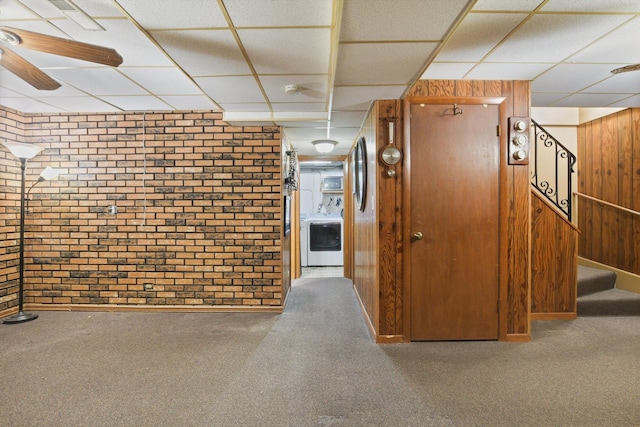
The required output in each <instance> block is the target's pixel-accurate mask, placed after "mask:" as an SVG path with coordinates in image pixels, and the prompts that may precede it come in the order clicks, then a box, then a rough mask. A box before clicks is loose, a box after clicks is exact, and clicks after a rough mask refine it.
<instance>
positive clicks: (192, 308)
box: [24, 303, 283, 313]
mask: <svg viewBox="0 0 640 427" xmlns="http://www.w3.org/2000/svg"><path fill="white" fill-rule="evenodd" d="M24 306H25V310H31V311H107V312H110V311H113V312H116V311H118V312H145V313H148V312H167V313H222V312H224V313H282V312H283V308H282V307H280V306H277V307H269V306H260V305H250V306H243V305H230V306H220V305H212V306H201V305H115V304H33V303H32V304H25V305H24Z"/></svg>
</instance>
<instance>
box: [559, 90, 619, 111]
mask: <svg viewBox="0 0 640 427" xmlns="http://www.w3.org/2000/svg"><path fill="white" fill-rule="evenodd" d="M623 98H626V96H624V95H620V94H601V93H592V94H587V93H578V94H575V95H571V96H569V97H567V98H564V99H562V100H560V101H558V102H556V103H554V104H553V106H554V107H582V108H585V107H601V106H603V105H605V106H611V105H613V104H615V103H616V102H618V101H620V100H621V99H623Z"/></svg>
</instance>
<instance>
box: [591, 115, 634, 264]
mask: <svg viewBox="0 0 640 427" xmlns="http://www.w3.org/2000/svg"><path fill="white" fill-rule="evenodd" d="M638 141H640V109H637V108H633V109H628V110H624V111H620V112H617V113H615V114H612V115H609V116H606V117H604V118H601V119H597V120H593V121H591V122H588V123H585V124H582V125H580V126H579V127H578V147H579V149H580V151H581V152H582V153H580V152H579V156H580V159H583V160H582V161H583V164H581V165H579V178H580V180H579V185H580V187H579V188H580V190H581V192H582V193H584V194H586V195H588V196H592V197H596V198H598V199H602V200H604V201H607V202H610V203H614V204H617V205H620V206H622V207H626V208H630V209H633V210H640V209H639V208H640V143H639V142H638ZM579 204H580V210H579V212H580V217H579V225H580V229H581V234H580V237H579V253H580V255H581V256H583V257H585V258H587V259H590V260H593V261H596V262H600V263H603V264H606V265H610V266H613V267H617V268H620V269H622V270H626V271H630V272H632V273H636V274H640V261H639V258H640V249H639V246H640V218H639V217H638V216H632V215H631V214H629V213H626V212H623V211H620V210H618V209H615V208H613V207H610V206H608V205H603V204H602V203H598V202H595V201H591V200H585V199H580V202H579Z"/></svg>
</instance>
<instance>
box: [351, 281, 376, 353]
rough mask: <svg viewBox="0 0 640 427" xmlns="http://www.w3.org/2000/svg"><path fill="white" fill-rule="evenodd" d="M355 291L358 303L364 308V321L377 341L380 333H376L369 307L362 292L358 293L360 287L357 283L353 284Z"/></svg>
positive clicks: (361, 308)
mask: <svg viewBox="0 0 640 427" xmlns="http://www.w3.org/2000/svg"><path fill="white" fill-rule="evenodd" d="M353 292H354V293H355V294H356V299H357V300H358V304H359V305H360V310H362V314H363V316H364V321H365V323H366V324H367V328H368V329H369V333H370V334H371V336H372V337H373V339H374V341H376V342H377V339H378V334H377V333H376V328H374V327H373V323H372V322H371V318H370V317H369V314H368V313H367V309H366V307H365V305H364V303H363V302H362V298H360V294H359V293H358V288H357V287H356V286H355V285H353Z"/></svg>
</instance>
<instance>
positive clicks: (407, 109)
mask: <svg viewBox="0 0 640 427" xmlns="http://www.w3.org/2000/svg"><path fill="white" fill-rule="evenodd" d="M506 101H507V98H506V97H452V96H446V97H441V96H433V97H432V96H428V97H427V96H420V97H407V98H406V99H405V100H404V106H403V107H404V114H403V115H404V118H405V120H404V134H405V147H404V155H405V159H406V160H405V161H404V167H405V171H404V174H403V175H404V176H403V187H404V191H403V193H404V194H403V196H402V198H403V203H402V205H403V209H402V210H403V212H402V222H403V224H405V226H404V230H403V238H402V240H403V253H404V257H405V261H404V266H403V283H404V286H403V304H402V305H403V307H404V309H403V321H402V324H403V328H402V329H403V333H402V335H403V341H406V342H409V341H411V263H412V259H411V246H412V244H411V232H412V230H411V106H412V105H416V104H417V105H419V104H429V105H451V106H453V105H454V104H455V105H459V106H464V105H483V104H487V105H497V106H498V111H499V118H498V124H499V127H498V129H496V132H497V135H498V136H499V138H498V140H499V141H500V151H499V172H498V176H499V183H498V202H499V207H498V214H499V220H498V230H499V231H498V257H499V259H498V340H500V341H502V340H506V338H507V320H508V319H507V310H506V301H507V289H508V274H507V271H508V265H507V263H508V261H509V258H508V253H507V249H508V236H509V223H508V215H507V213H508V207H509V206H508V203H509V198H508V194H509V189H508V183H509V181H508V179H507V170H508V168H507V163H508V153H507V138H505V137H504V136H503V135H502V133H503V132H502V131H501V130H502V129H504V130H506V125H505V124H506V123H507V104H508V102H506Z"/></svg>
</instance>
